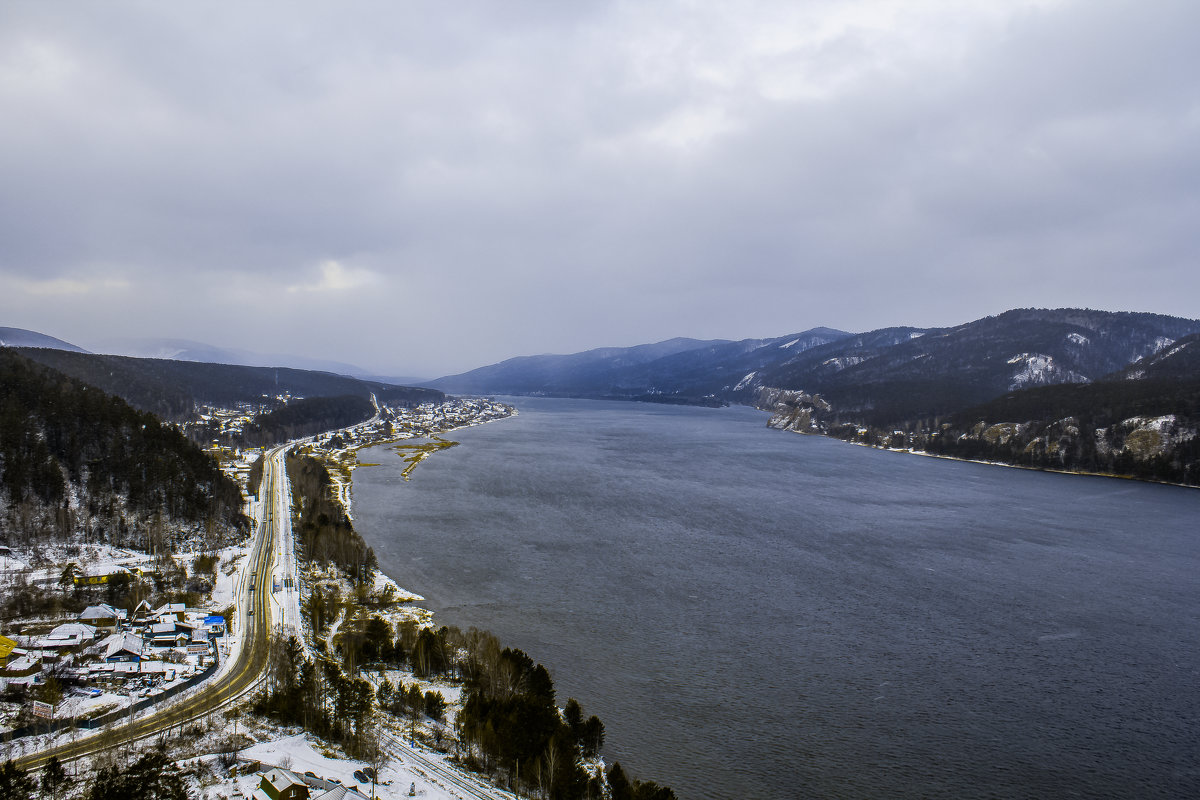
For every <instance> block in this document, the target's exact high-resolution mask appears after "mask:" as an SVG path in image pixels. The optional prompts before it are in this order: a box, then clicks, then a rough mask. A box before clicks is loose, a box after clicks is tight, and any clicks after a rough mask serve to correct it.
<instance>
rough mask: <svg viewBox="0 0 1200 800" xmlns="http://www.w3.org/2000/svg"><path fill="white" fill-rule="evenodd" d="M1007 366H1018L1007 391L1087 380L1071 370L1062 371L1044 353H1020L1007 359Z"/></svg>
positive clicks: (1052, 358) (1050, 357) (1085, 381)
mask: <svg viewBox="0 0 1200 800" xmlns="http://www.w3.org/2000/svg"><path fill="white" fill-rule="evenodd" d="M1008 363H1009V364H1019V365H1020V366H1018V367H1017V371H1016V372H1014V373H1013V375H1012V382H1011V383H1010V384H1009V387H1008V388H1009V390H1010V391H1011V390H1013V389H1023V388H1025V387H1026V386H1047V385H1050V384H1054V383H1087V382H1088V379H1087V378H1086V377H1085V376H1083V375H1080V374H1079V373H1078V372H1074V371H1073V370H1069V369H1063V368H1062V367H1060V366H1059V365H1058V364H1056V363H1054V357H1053V356H1048V355H1046V354H1045V353H1020V354H1018V355H1015V356H1013V357H1012V358H1010V359H1008Z"/></svg>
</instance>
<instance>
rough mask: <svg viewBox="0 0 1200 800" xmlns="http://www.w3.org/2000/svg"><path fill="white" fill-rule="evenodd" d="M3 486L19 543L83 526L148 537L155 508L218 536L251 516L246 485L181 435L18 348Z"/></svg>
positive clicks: (8, 353) (3, 355) (0, 405)
mask: <svg viewBox="0 0 1200 800" xmlns="http://www.w3.org/2000/svg"><path fill="white" fill-rule="evenodd" d="M0 495H2V496H3V502H0V508H3V509H5V516H4V517H3V519H2V520H0V529H2V532H3V536H4V538H5V539H6V540H7V541H8V543H10V544H14V543H20V544H28V543H30V542H39V541H44V540H47V539H53V538H55V537H59V538H61V537H65V536H67V535H69V534H70V533H72V532H73V531H75V530H77V529H81V528H82V529H85V530H88V531H89V533H90V535H91V536H92V537H94V538H96V539H99V540H101V541H104V540H107V541H110V542H112V543H114V544H120V545H123V546H140V545H141V544H144V541H145V537H146V536H149V535H150V534H151V533H152V531H151V530H150V528H149V527H148V526H147V525H146V523H145V521H146V520H147V519H150V518H153V517H162V518H165V519H166V520H168V521H171V522H174V523H176V527H177V526H180V525H190V526H193V527H194V528H201V529H207V530H208V531H209V532H210V534H212V533H213V532H216V534H218V535H219V534H220V532H221V531H225V532H227V533H229V534H232V533H233V532H236V531H237V530H239V529H241V528H242V527H244V525H245V520H244V519H243V518H242V516H241V506H242V496H241V492H240V491H239V490H238V488H237V485H236V484H235V483H233V481H231V480H230V479H229V478H227V477H226V476H225V475H224V474H223V473H222V472H221V471H220V470H219V469H218V468H217V465H216V464H215V463H214V462H213V460H212V459H211V458H209V457H208V456H207V455H205V454H204V453H203V452H201V451H200V450H199V448H197V447H196V446H195V445H193V444H192V443H191V442H189V441H188V440H187V439H186V438H185V437H184V436H183V435H182V434H180V433H179V432H178V431H176V430H174V429H173V428H169V427H167V426H165V425H162V424H161V423H160V422H159V421H158V420H157V419H155V418H154V417H153V416H151V415H150V414H147V413H144V412H139V411H136V410H135V409H133V408H131V407H130V406H129V405H128V404H126V403H125V402H124V401H122V400H120V399H119V398H116V397H112V396H110V395H107V394H105V393H103V392H101V391H99V390H98V389H96V388H95V387H91V386H87V385H85V384H83V383H82V382H80V381H77V380H74V379H72V378H69V377H67V376H65V375H63V374H61V373H59V372H56V371H54V370H51V369H48V368H46V367H43V366H40V365H38V364H35V363H33V362H31V361H30V360H28V359H25V358H23V357H21V356H20V355H19V354H18V353H17V352H15V351H12V350H4V351H0ZM158 530H159V533H160V535H163V536H168V535H169V534H167V533H165V532H164V531H163V529H162V528H161V527H160V528H158Z"/></svg>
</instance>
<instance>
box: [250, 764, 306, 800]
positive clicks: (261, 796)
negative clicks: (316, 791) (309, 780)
mask: <svg viewBox="0 0 1200 800" xmlns="http://www.w3.org/2000/svg"><path fill="white" fill-rule="evenodd" d="M308 795H309V791H308V784H306V783H305V782H304V779H303V778H301V777H300V776H299V775H297V774H296V773H294V772H292V771H291V770H290V769H280V768H278V767H276V768H275V769H273V770H271V771H270V772H268V773H266V774H264V775H263V776H262V781H261V782H260V783H259V784H258V788H257V789H255V790H254V800H308Z"/></svg>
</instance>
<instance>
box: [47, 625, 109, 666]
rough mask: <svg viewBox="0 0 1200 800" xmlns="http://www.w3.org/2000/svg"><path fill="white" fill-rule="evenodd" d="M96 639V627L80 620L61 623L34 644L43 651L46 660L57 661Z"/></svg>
mask: <svg viewBox="0 0 1200 800" xmlns="http://www.w3.org/2000/svg"><path fill="white" fill-rule="evenodd" d="M95 639H96V629H95V628H93V627H92V626H91V625H84V624H82V623H79V622H68V623H65V624H63V625H59V626H58V627H57V628H55V629H54V630H52V631H50V633H49V634H47V635H46V636H43V637H42V638H40V639H38V640H37V643H36V644H35V645H34V646H35V647H37V648H38V649H39V650H41V651H42V657H43V658H44V659H45V660H46V661H57V660H58V659H60V658H62V657H63V656H64V655H66V654H67V653H75V652H78V651H79V650H82V649H83V648H84V647H86V646H88V645H89V644H91V643H92V642H93V641H95Z"/></svg>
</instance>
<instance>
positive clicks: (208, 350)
mask: <svg viewBox="0 0 1200 800" xmlns="http://www.w3.org/2000/svg"><path fill="white" fill-rule="evenodd" d="M99 349H100V350H102V351H103V352H105V353H107V354H111V355H122V356H130V357H132V358H162V359H168V360H171V361H198V362H203V363H206V364H233V365H237V366H243V367H290V368H292V369H303V370H309V371H315V372H332V373H334V374H336V375H349V376H351V377H355V378H364V377H368V375H369V370H366V369H363V368H362V367H359V366H356V365H354V364H347V363H345V362H342V361H333V360H329V359H321V358H309V357H308V356H297V355H290V354H286V353H258V352H255V351H253V350H245V349H242V348H239V347H217V346H215V345H211V344H207V343H205V342H196V341H192V340H191V339H124V340H119V341H113V342H109V343H106V344H105V346H104V347H102V348H99Z"/></svg>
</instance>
